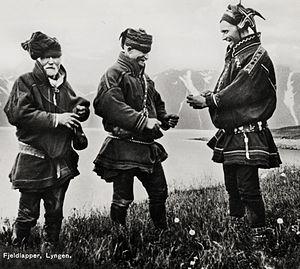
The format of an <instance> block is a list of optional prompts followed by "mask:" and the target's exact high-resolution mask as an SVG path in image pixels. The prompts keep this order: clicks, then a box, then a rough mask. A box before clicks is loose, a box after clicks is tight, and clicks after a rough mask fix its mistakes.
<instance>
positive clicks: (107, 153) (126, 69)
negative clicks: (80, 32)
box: [94, 28, 178, 229]
mask: <svg viewBox="0 0 300 269" xmlns="http://www.w3.org/2000/svg"><path fill="white" fill-rule="evenodd" d="M120 39H121V47H122V49H123V50H122V52H121V53H120V55H119V58H118V60H117V62H116V63H115V64H114V65H113V66H112V67H110V68H108V70H107V71H106V72H105V74H104V75H103V76H102V78H101V81H100V85H99V87H98V93H97V96H96V98H95V100H94V108H95V113H96V114H97V115H98V116H100V117H102V118H103V126H104V129H105V130H106V131H107V132H108V133H109V135H108V137H107V138H106V139H105V141H104V143H103V145H102V148H101V149H100V152H99V154H98V156H97V158H96V160H95V161H94V163H95V169H94V171H95V172H96V173H97V174H98V175H99V176H101V177H102V178H103V179H105V180H106V181H107V182H113V200H112V204H111V212H110V213H111V219H112V220H113V221H114V222H116V223H119V224H121V225H126V215H127V209H128V207H129V205H130V204H131V203H132V202H133V199H134V194H133V182H134V177H137V178H138V179H139V180H140V181H141V182H142V184H143V186H144V187H145V189H146V191H147V193H148V196H149V211H150V216H151V218H152V220H153V223H154V225H155V226H156V227H157V228H158V229H165V228H166V227H167V221H166V208H165V202H166V199H167V195H168V193H167V183H166V178H165V175H164V171H163V167H162V165H161V162H163V161H164V160H165V159H166V158H167V153H166V151H165V150H164V148H163V146H162V145H160V144H159V143H158V142H156V141H155V140H156V139H158V138H160V137H161V136H162V132H161V129H164V130H167V129H169V128H170V127H172V128H173V127H175V126H176V124H177V121H178V116H177V115H174V114H167V113H166V110H165V104H164V102H163V100H162V99H161V97H160V94H159V93H158V92H157V91H156V89H155V86H154V82H153V81H152V80H151V79H150V78H149V76H148V75H146V73H145V61H146V60H147V59H148V57H149V52H150V50H151V45H152V36H151V35H149V34H147V33H146V32H145V31H144V30H142V29H137V30H136V29H132V28H128V29H126V30H125V31H124V32H122V33H121V36H120Z"/></svg>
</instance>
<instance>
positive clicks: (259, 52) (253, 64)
mask: <svg viewBox="0 0 300 269" xmlns="http://www.w3.org/2000/svg"><path fill="white" fill-rule="evenodd" d="M265 52H266V50H265V49H264V48H263V47H262V46H259V47H258V48H257V50H256V51H255V53H254V54H253V56H252V59H251V61H250V62H249V63H248V64H247V65H246V66H245V68H244V70H245V71H246V72H247V73H248V74H249V75H250V74H251V73H252V72H253V69H254V68H255V67H256V66H257V64H258V63H259V62H260V59H261V58H262V56H263V55H264V54H265Z"/></svg>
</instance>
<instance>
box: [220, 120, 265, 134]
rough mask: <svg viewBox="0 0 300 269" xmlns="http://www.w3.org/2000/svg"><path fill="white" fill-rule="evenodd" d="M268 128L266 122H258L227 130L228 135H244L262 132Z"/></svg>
mask: <svg viewBox="0 0 300 269" xmlns="http://www.w3.org/2000/svg"><path fill="white" fill-rule="evenodd" d="M267 127H268V124H267V123H266V122H262V121H258V122H255V123H250V124H246V125H243V126H239V127H236V128H233V129H225V132H226V133H234V134H242V133H252V132H257V131H262V130H264V129H265V128H267Z"/></svg>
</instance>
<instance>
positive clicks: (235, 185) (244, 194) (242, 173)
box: [223, 165, 265, 228]
mask: <svg viewBox="0 0 300 269" xmlns="http://www.w3.org/2000/svg"><path fill="white" fill-rule="evenodd" d="M223 170H224V177H225V186H226V190H227V192H228V194H229V211H230V216H233V217H243V216H244V215H245V208H247V210H248V214H247V216H248V221H249V223H250V226H251V227H252V228H257V227H263V226H265V206H264V202H263V199H262V195H261V192H260V186H259V177H258V168H257V167H255V166H248V165H223Z"/></svg>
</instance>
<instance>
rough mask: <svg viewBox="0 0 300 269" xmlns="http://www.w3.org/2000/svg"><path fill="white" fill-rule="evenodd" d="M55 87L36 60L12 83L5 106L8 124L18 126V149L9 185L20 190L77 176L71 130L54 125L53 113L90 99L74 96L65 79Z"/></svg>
mask: <svg viewBox="0 0 300 269" xmlns="http://www.w3.org/2000/svg"><path fill="white" fill-rule="evenodd" d="M60 72H62V73H64V76H65V77H64V80H63V82H62V84H61V85H59V86H58V87H57V88H55V87H53V86H51V85H50V83H49V80H48V77H47V75H46V73H45V71H44V69H43V67H42V66H41V64H40V63H39V62H38V61H37V62H36V64H35V67H34V69H33V72H30V73H26V74H24V75H22V76H20V77H19V78H18V79H17V80H16V82H15V83H14V85H13V89H12V91H11V94H10V97H9V99H8V101H7V104H6V106H5V109H4V111H5V113H6V115H7V118H8V121H9V122H10V124H12V125H14V126H16V128H17V132H16V135H17V138H18V141H19V148H20V152H19V153H18V155H17V158H16V160H15V163H14V165H13V168H12V170H11V173H10V175H9V177H10V180H11V182H12V186H13V188H15V189H21V190H27V191H28V190H41V189H45V188H48V187H52V186H58V185H60V184H63V183H64V182H66V181H67V180H69V179H71V178H73V177H75V176H77V175H78V174H79V171H78V170H77V164H78V154H77V153H76V152H75V151H74V150H73V148H72V145H71V142H72V135H73V133H72V132H71V131H70V130H69V129H68V128H66V127H65V126H56V116H55V115H56V113H63V112H73V109H74V108H75V107H76V106H77V105H82V106H86V108H87V114H86V117H85V118H82V119H81V121H83V120H86V119H87V117H88V115H89V110H88V107H89V101H87V100H85V99H84V98H81V97H77V96H76V94H75V93H74V91H73V90H72V88H71V86H70V84H69V83H68V82H67V80H66V72H65V69H64V68H63V67H62V66H61V69H60Z"/></svg>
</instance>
